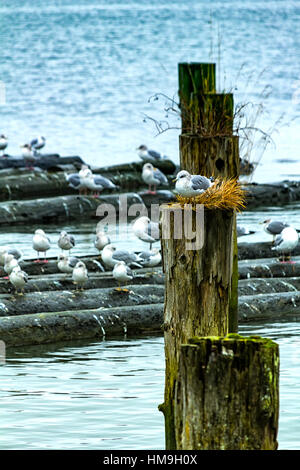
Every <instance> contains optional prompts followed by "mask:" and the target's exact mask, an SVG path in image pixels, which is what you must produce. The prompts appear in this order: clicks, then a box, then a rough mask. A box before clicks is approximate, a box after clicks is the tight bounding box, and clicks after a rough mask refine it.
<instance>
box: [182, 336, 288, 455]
mask: <svg viewBox="0 0 300 470" xmlns="http://www.w3.org/2000/svg"><path fill="white" fill-rule="evenodd" d="M278 374H279V351H278V345H277V344H276V343H274V342H273V341H271V340H269V339H266V338H260V337H256V336H255V337H249V338H245V337H242V336H239V335H235V334H233V335H228V336H227V337H223V338H218V337H207V338H192V339H191V340H190V341H189V344H186V345H182V347H181V352H180V360H179V374H178V381H177V382H176V385H175V400H176V407H175V429H176V445H177V449H179V450H183V449H185V450H188V449H190V450H276V449H277V445H278V444H277V430H278V409H279V383H278Z"/></svg>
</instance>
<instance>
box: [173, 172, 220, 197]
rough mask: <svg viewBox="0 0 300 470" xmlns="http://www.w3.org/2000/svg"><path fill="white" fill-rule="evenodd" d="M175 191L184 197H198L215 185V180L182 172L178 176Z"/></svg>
mask: <svg viewBox="0 0 300 470" xmlns="http://www.w3.org/2000/svg"><path fill="white" fill-rule="evenodd" d="M174 181H176V185H175V189H176V191H177V193H178V194H180V195H181V196H184V197H193V196H198V195H199V194H202V193H204V191H206V190H207V189H208V188H210V187H211V186H212V185H213V182H214V178H213V177H212V176H211V177H210V178H206V176H201V175H191V174H190V173H189V172H188V171H186V170H181V171H179V173H178V174H177V176H176V178H175V180H174Z"/></svg>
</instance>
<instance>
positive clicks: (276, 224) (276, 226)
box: [267, 220, 289, 235]
mask: <svg viewBox="0 0 300 470" xmlns="http://www.w3.org/2000/svg"><path fill="white" fill-rule="evenodd" d="M286 227H289V225H288V224H284V223H283V222H280V220H274V221H273V222H270V223H269V224H268V225H267V229H268V230H269V232H271V233H273V234H274V235H275V234H279V233H281V232H282V230H283V229H284V228H286Z"/></svg>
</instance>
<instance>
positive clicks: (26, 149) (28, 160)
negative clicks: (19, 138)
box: [20, 144, 36, 170]
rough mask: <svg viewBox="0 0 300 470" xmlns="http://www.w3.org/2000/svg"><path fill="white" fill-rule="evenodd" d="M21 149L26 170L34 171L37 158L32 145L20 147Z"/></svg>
mask: <svg viewBox="0 0 300 470" xmlns="http://www.w3.org/2000/svg"><path fill="white" fill-rule="evenodd" d="M20 148H21V149H22V157H23V158H24V162H25V165H26V168H29V170H33V163H34V162H35V160H36V158H35V156H34V153H33V151H32V148H31V145H30V144H24V145H20Z"/></svg>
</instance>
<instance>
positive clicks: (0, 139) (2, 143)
mask: <svg viewBox="0 0 300 470" xmlns="http://www.w3.org/2000/svg"><path fill="white" fill-rule="evenodd" d="M7 144H8V139H7V137H6V136H5V135H4V134H1V135H0V150H1V152H2V157H3V156H4V150H5V149H6V147H7Z"/></svg>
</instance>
